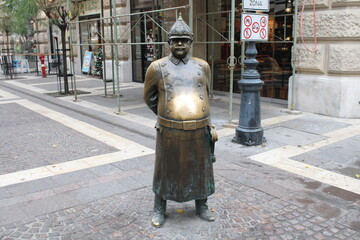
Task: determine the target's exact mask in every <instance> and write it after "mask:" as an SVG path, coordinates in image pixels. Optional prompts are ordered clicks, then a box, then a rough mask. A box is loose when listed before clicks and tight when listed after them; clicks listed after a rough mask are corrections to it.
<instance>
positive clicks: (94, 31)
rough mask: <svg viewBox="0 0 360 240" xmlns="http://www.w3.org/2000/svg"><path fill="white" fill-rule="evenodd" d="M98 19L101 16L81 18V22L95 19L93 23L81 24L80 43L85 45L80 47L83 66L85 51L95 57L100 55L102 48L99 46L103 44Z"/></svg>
mask: <svg viewBox="0 0 360 240" xmlns="http://www.w3.org/2000/svg"><path fill="white" fill-rule="evenodd" d="M98 18H100V14H92V15H86V16H80V17H79V20H80V21H83V20H91V19H94V20H93V21H86V22H81V23H80V24H79V33H80V43H81V44H84V45H81V47H80V54H81V66H82V65H83V61H84V54H85V51H89V52H92V53H93V56H97V54H98V53H99V47H100V46H99V45H98V44H99V43H100V42H101V39H100V36H101V34H100V33H101V28H100V20H99V19H98ZM90 71H91V69H90ZM89 73H90V72H89Z"/></svg>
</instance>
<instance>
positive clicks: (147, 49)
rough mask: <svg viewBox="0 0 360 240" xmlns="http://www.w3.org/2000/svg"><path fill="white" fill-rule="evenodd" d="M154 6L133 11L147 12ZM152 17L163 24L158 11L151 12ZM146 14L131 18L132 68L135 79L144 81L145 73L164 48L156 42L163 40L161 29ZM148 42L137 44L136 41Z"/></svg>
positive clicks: (159, 56)
mask: <svg viewBox="0 0 360 240" xmlns="http://www.w3.org/2000/svg"><path fill="white" fill-rule="evenodd" d="M151 10H153V8H143V9H135V10H133V12H146V11H151ZM149 15H150V17H151V18H152V19H154V20H155V21H157V23H159V24H160V25H161V19H160V16H159V14H158V13H150V14H149ZM150 17H147V16H145V15H144V14H141V15H140V14H139V15H133V16H132V18H131V22H132V27H134V30H133V32H132V42H133V43H135V44H134V45H132V69H133V81H135V82H144V79H145V73H146V70H147V69H148V67H149V66H150V64H151V63H152V62H153V61H154V60H156V59H159V58H161V56H162V48H161V45H156V44H154V42H159V41H161V30H160V29H159V27H158V26H157V25H156V24H155V23H154V22H153V21H152V20H151V19H150ZM144 42H146V43H148V44H136V43H144Z"/></svg>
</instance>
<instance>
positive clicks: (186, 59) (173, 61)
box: [169, 54, 190, 65]
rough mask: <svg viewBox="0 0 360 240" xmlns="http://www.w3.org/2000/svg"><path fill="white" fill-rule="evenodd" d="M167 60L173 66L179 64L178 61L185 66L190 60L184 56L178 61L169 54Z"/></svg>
mask: <svg viewBox="0 0 360 240" xmlns="http://www.w3.org/2000/svg"><path fill="white" fill-rule="evenodd" d="M169 59H170V61H171V62H172V63H173V64H175V65H178V64H179V63H180V61H181V62H183V63H184V64H187V62H188V61H189V59H190V58H189V56H188V55H186V56H185V57H184V58H182V59H179V58H176V57H174V56H173V55H172V54H170V56H169Z"/></svg>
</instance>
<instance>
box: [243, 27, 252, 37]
mask: <svg viewBox="0 0 360 240" xmlns="http://www.w3.org/2000/svg"><path fill="white" fill-rule="evenodd" d="M243 36H244V38H246V39H249V38H251V29H250V28H245V29H244V32H243Z"/></svg>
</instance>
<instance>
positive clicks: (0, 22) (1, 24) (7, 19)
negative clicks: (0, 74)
mask: <svg viewBox="0 0 360 240" xmlns="http://www.w3.org/2000/svg"><path fill="white" fill-rule="evenodd" d="M0 12H1V15H2V16H1V17H0V31H1V32H2V33H3V34H5V36H6V49H7V57H6V62H5V63H4V64H5V65H4V67H5V68H6V70H5V71H7V72H8V74H10V78H11V79H12V78H13V74H12V68H11V59H10V39H9V37H10V35H11V33H12V29H13V28H14V25H15V21H14V19H13V18H12V17H11V13H10V11H9V9H8V8H7V7H6V5H5V4H4V3H3V4H0Z"/></svg>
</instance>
